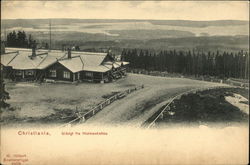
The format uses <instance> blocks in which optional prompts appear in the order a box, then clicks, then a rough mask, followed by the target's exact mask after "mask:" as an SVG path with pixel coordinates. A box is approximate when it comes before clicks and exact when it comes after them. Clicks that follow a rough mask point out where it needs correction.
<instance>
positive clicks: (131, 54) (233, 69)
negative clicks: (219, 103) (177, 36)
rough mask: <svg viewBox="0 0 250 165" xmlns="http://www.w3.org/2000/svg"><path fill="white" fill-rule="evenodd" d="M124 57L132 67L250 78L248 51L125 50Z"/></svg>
mask: <svg viewBox="0 0 250 165" xmlns="http://www.w3.org/2000/svg"><path fill="white" fill-rule="evenodd" d="M121 59H122V60H124V61H128V62H130V65H129V66H130V68H134V69H144V70H148V71H166V72H169V73H181V74H183V75H195V76H202V75H203V76H205V75H207V76H215V77H219V78H228V77H233V78H246V79H248V78H249V70H248V68H249V54H248V52H243V51H239V52H237V53H232V52H223V53H221V52H219V51H217V52H195V51H176V50H168V51H167V50H165V51H159V52H154V51H150V50H137V49H124V50H123V51H122V54H121Z"/></svg>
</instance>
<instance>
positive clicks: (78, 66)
mask: <svg viewBox="0 0 250 165" xmlns="http://www.w3.org/2000/svg"><path fill="white" fill-rule="evenodd" d="M58 62H59V63H60V64H62V65H63V66H65V67H66V68H68V69H69V70H70V71H71V72H73V73H75V72H79V71H81V70H83V62H82V59H81V57H80V56H76V57H72V58H70V59H68V58H67V59H61V60H59V61H58Z"/></svg>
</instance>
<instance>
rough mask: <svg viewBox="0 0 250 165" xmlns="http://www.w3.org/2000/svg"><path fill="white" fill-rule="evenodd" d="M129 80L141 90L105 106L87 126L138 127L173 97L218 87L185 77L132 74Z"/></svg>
mask: <svg viewBox="0 0 250 165" xmlns="http://www.w3.org/2000/svg"><path fill="white" fill-rule="evenodd" d="M129 79H133V80H134V83H135V84H144V86H145V88H144V89H141V90H138V91H136V92H134V93H131V94H129V95H127V96H126V97H125V98H123V99H121V100H117V101H115V102H114V103H112V104H111V105H109V106H107V107H105V108H104V109H103V110H102V111H100V112H98V113H97V114H96V115H95V116H93V117H92V118H90V119H89V120H87V121H86V123H87V124H94V125H124V124H125V125H131V126H140V125H141V124H142V123H143V122H144V121H146V120H147V119H148V118H149V117H151V116H152V114H154V113H155V112H156V111H157V110H158V109H159V108H160V107H161V106H163V105H164V104H165V103H166V102H168V100H169V99H170V98H172V97H174V96H175V95H177V94H180V93H183V92H186V91H189V90H191V89H196V88H203V87H204V88H206V87H212V86H221V85H222V84H218V83H212V82H205V81H197V80H190V79H185V78H166V77H154V76H145V75H136V74H130V75H129V76H128V77H127V80H125V81H131V80H129Z"/></svg>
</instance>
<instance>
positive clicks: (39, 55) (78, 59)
mask: <svg viewBox="0 0 250 165" xmlns="http://www.w3.org/2000/svg"><path fill="white" fill-rule="evenodd" d="M127 65H128V62H125V61H116V60H115V59H114V58H113V57H112V56H110V55H109V53H95V52H80V51H79V52H77V51H71V50H70V49H68V50H67V51H58V50H51V51H46V50H36V49H35V48H33V49H32V50H30V49H19V48H6V49H5V50H3V51H2V50H1V71H2V74H3V76H4V77H5V78H10V79H12V80H15V81H34V80H39V81H44V80H46V81H47V80H48V81H70V82H75V81H89V82H109V81H112V80H114V79H118V78H120V77H122V76H125V75H126V66H127Z"/></svg>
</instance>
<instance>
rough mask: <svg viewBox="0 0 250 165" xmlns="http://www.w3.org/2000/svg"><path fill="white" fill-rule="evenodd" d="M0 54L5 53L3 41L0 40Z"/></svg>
mask: <svg viewBox="0 0 250 165" xmlns="http://www.w3.org/2000/svg"><path fill="white" fill-rule="evenodd" d="M1 54H5V43H4V41H2V42H1Z"/></svg>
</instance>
